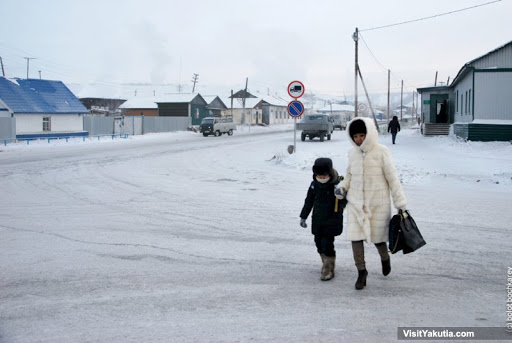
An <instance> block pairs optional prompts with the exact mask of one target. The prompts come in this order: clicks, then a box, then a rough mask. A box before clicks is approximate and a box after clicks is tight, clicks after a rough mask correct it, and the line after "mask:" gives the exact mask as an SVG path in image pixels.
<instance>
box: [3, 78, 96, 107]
mask: <svg viewBox="0 0 512 343" xmlns="http://www.w3.org/2000/svg"><path fill="white" fill-rule="evenodd" d="M0 99H2V101H3V102H4V103H5V104H6V105H7V107H8V108H9V109H10V110H11V111H13V112H14V113H45V114H70V113H74V114H77V113H88V110H87V108H85V106H84V105H83V104H82V103H81V102H80V100H78V98H77V97H76V96H75V95H74V94H73V93H72V92H71V91H70V90H69V89H68V88H67V87H66V86H65V85H64V83H62V82H61V81H50V80H39V79H15V82H12V81H10V80H7V79H6V78H5V77H0Z"/></svg>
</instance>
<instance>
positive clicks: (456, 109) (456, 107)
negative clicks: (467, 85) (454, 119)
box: [455, 91, 459, 113]
mask: <svg viewBox="0 0 512 343" xmlns="http://www.w3.org/2000/svg"><path fill="white" fill-rule="evenodd" d="M455 94H456V95H455V113H459V91H457V93H455Z"/></svg>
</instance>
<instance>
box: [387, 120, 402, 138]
mask: <svg viewBox="0 0 512 343" xmlns="http://www.w3.org/2000/svg"><path fill="white" fill-rule="evenodd" d="M389 132H391V140H392V141H393V144H395V141H396V135H397V133H399V132H400V123H399V122H398V117H397V116H393V120H391V121H390V122H389V124H388V133H389Z"/></svg>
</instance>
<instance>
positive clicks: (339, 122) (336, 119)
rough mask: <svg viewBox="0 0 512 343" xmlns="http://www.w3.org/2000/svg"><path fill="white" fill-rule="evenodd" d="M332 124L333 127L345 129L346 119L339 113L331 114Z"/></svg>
mask: <svg viewBox="0 0 512 343" xmlns="http://www.w3.org/2000/svg"><path fill="white" fill-rule="evenodd" d="M330 117H331V118H332V124H333V127H334V129H335V130H336V129H340V130H346V129H347V120H346V119H345V116H344V115H341V114H331V115H330Z"/></svg>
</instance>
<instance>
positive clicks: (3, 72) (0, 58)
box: [0, 56, 5, 77]
mask: <svg viewBox="0 0 512 343" xmlns="http://www.w3.org/2000/svg"><path fill="white" fill-rule="evenodd" d="M0 65H2V76H3V77H5V70H4V62H3V61H2V57H1V56H0Z"/></svg>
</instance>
